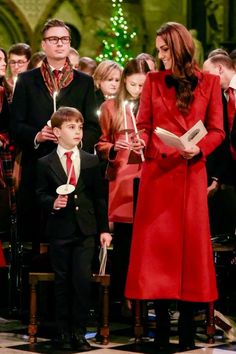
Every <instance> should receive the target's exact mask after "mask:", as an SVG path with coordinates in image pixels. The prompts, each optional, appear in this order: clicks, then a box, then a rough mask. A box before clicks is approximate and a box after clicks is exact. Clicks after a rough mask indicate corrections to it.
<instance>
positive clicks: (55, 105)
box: [53, 91, 58, 112]
mask: <svg viewBox="0 0 236 354" xmlns="http://www.w3.org/2000/svg"><path fill="white" fill-rule="evenodd" d="M57 95H58V93H57V91H54V92H53V112H56V110H57Z"/></svg>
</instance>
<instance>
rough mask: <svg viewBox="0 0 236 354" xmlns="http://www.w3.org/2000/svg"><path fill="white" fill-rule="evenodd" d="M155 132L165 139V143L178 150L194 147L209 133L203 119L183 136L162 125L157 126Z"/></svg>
mask: <svg viewBox="0 0 236 354" xmlns="http://www.w3.org/2000/svg"><path fill="white" fill-rule="evenodd" d="M154 132H155V134H156V135H157V136H158V137H159V138H160V139H161V140H162V141H163V143H165V144H166V145H169V146H172V147H175V148H176V149H178V150H184V149H189V148H191V147H193V146H194V145H196V144H197V143H198V142H199V141H200V140H201V139H202V138H203V137H204V136H205V135H206V134H207V130H206V128H205V126H204V124H203V122H202V121H201V120H199V121H198V122H197V123H196V124H195V125H194V126H193V127H192V128H191V129H189V130H188V131H187V132H186V133H185V134H184V135H182V136H181V137H178V136H177V135H175V134H173V133H171V132H169V131H168V130H165V129H162V128H160V127H156V129H155V130H154Z"/></svg>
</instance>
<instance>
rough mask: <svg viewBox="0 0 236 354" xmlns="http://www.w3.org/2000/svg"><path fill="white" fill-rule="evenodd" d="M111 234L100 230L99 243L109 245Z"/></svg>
mask: <svg viewBox="0 0 236 354" xmlns="http://www.w3.org/2000/svg"><path fill="white" fill-rule="evenodd" d="M111 240H112V237H111V234H109V232H102V233H101V234H100V243H101V247H103V246H106V247H109V246H110V244H111Z"/></svg>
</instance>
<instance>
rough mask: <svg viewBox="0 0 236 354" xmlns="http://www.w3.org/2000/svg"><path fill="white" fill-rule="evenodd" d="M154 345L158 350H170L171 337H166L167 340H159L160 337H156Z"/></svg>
mask: <svg viewBox="0 0 236 354" xmlns="http://www.w3.org/2000/svg"><path fill="white" fill-rule="evenodd" d="M154 346H155V348H156V349H157V350H158V351H168V349H169V348H170V343H169V338H167V339H166V338H165V340H158V338H156V337H155V339H154Z"/></svg>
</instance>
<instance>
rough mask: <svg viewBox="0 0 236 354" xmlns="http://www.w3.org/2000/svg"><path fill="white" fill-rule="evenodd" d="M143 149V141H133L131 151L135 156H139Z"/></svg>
mask: <svg viewBox="0 0 236 354" xmlns="http://www.w3.org/2000/svg"><path fill="white" fill-rule="evenodd" d="M144 147H145V141H144V140H143V139H134V140H133V141H132V144H131V150H133V151H134V152H135V153H136V154H139V155H140V154H141V153H142V151H143V149H144Z"/></svg>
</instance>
